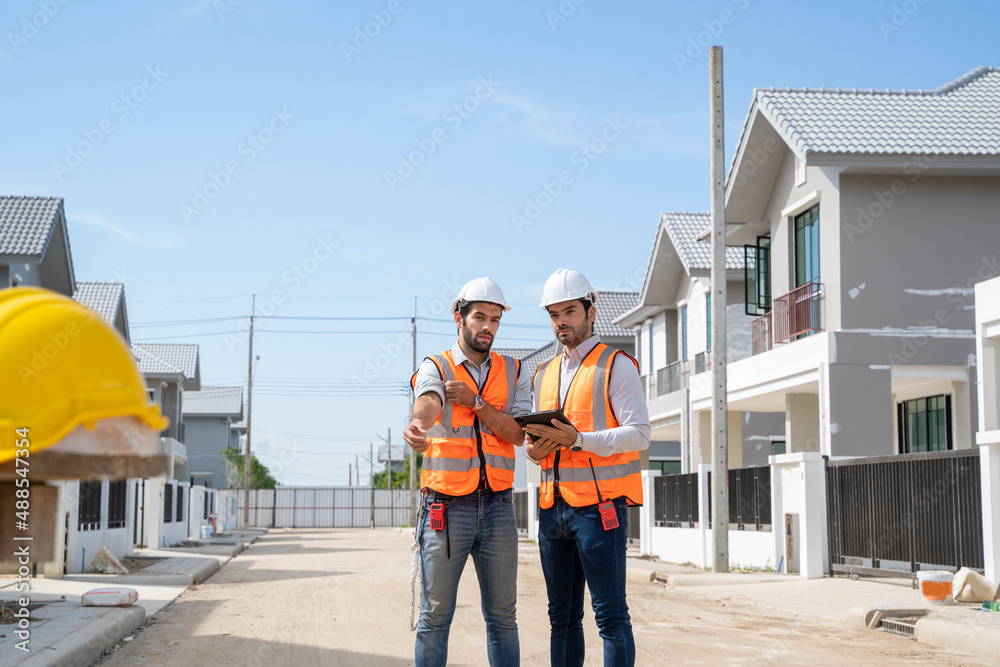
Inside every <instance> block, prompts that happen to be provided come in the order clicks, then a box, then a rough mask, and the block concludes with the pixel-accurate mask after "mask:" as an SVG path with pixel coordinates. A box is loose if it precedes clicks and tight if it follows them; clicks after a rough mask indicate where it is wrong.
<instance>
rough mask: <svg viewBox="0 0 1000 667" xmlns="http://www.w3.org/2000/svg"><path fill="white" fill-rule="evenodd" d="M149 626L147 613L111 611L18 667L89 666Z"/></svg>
mask: <svg viewBox="0 0 1000 667" xmlns="http://www.w3.org/2000/svg"><path fill="white" fill-rule="evenodd" d="M145 622H146V610H145V609H143V608H142V607H140V606H138V605H135V606H131V607H109V608H108V612H107V613H106V614H103V615H101V616H100V617H99V618H95V619H94V620H93V621H91V622H90V623H88V624H87V625H85V626H84V627H83V628H81V629H80V630H79V631H77V632H74V633H72V634H69V635H66V636H65V637H63V638H62V639H59V640H57V641H56V642H55V643H53V644H52V645H50V646H48V647H46V648H44V649H42V650H41V651H40V652H39V653H36V654H35V655H33V656H31V657H29V658H28V659H27V660H23V661H21V662H20V663H18V667H65V666H67V665H89V664H92V663H93V662H95V661H96V660H97V659H98V658H100V657H101V654H102V653H104V650H105V649H107V648H110V647H112V646H114V645H115V644H117V643H118V642H120V641H121V640H122V639H124V638H125V637H128V636H129V635H131V634H132V633H133V632H134V631H135V629H136V628H138V627H139V626H141V625H142V624H143V623H145Z"/></svg>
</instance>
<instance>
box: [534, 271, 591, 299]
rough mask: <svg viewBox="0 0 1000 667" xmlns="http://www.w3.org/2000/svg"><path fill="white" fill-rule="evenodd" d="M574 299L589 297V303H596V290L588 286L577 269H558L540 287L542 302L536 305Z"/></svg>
mask: <svg viewBox="0 0 1000 667" xmlns="http://www.w3.org/2000/svg"><path fill="white" fill-rule="evenodd" d="M576 299H590V302H591V303H597V290H595V289H594V288H593V287H591V286H590V283H589V282H588V281H587V279H586V278H584V277H583V274H582V273H580V272H579V271H574V270H573V269H559V270H558V271H556V272H555V273H553V274H552V275H551V276H549V279H548V280H546V281H545V287H543V288H542V302H541V303H540V304H538V307H539V308H545V307H546V306H551V305H552V304H554V303H561V302H563V301H575V300H576Z"/></svg>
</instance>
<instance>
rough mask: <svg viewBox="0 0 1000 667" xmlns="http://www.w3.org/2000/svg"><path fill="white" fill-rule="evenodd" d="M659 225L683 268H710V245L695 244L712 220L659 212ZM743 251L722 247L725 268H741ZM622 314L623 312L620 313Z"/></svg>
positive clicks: (704, 214)
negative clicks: (664, 231) (665, 231)
mask: <svg viewBox="0 0 1000 667" xmlns="http://www.w3.org/2000/svg"><path fill="white" fill-rule="evenodd" d="M660 224H662V225H663V227H664V228H665V229H666V230H667V235H668V236H669V237H670V242H671V243H672V244H673V246H674V248H675V249H676V250H677V255H678V256H679V257H680V258H681V262H682V263H683V264H684V269H685V270H686V271H687V272H688V274H690V273H691V270H692V269H702V270H708V269H711V268H712V244H711V243H710V242H709V241H699V240H698V237H699V236H701V235H703V234H704V233H705V232H706V231H708V229H709V227H711V225H712V217H711V215H709V214H708V213H663V214H661V215H660ZM743 263H744V258H743V248H741V247H731V246H730V247H726V268H727V269H742V268H743ZM623 312H624V311H623Z"/></svg>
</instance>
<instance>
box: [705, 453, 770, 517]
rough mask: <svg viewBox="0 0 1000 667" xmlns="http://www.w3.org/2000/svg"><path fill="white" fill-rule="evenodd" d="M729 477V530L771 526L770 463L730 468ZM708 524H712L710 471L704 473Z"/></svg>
mask: <svg viewBox="0 0 1000 667" xmlns="http://www.w3.org/2000/svg"><path fill="white" fill-rule="evenodd" d="M728 478H729V530H758V531H770V530H771V521H772V519H771V466H755V467H752V468H734V469H732V470H730V471H728ZM708 488H709V494H708V517H709V519H708V526H709V528H711V527H712V493H711V489H712V473H711V472H709V473H708Z"/></svg>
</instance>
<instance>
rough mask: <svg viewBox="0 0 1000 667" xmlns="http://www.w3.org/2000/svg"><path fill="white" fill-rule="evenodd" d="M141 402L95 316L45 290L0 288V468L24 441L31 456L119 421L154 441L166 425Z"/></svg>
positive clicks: (138, 387) (131, 364) (117, 347)
mask: <svg viewBox="0 0 1000 667" xmlns="http://www.w3.org/2000/svg"><path fill="white" fill-rule="evenodd" d="M146 397H147V393H146V383H145V381H144V380H143V377H142V374H141V373H139V369H138V368H137V367H136V364H135V360H134V359H133V357H132V353H131V352H130V350H129V348H128V345H127V344H126V343H125V341H124V339H122V337H121V335H119V333H118V332H117V331H116V330H115V329H114V328H113V327H111V326H110V325H109V324H108V323H107V322H105V321H104V320H103V319H102V318H101V317H100V316H99V315H98V314H97V313H95V312H94V311H92V310H90V309H89V308H87V307H85V306H82V305H80V304H79V303H77V302H76V301H74V300H73V299H70V298H68V297H66V296H63V295H62V294H58V293H56V292H52V291H50V290H46V289H41V288H37V287H15V288H9V289H3V290H0V463H3V462H4V461H9V460H11V459H13V458H14V457H15V450H16V449H17V447H16V442H20V441H23V440H24V439H27V440H28V441H29V443H30V449H31V451H32V452H35V451H38V450H41V449H45V448H46V447H51V446H52V445H55V444H57V443H59V442H60V441H62V440H63V439H64V438H66V436H67V435H69V434H70V433H71V432H76V431H83V432H91V434H92V435H96V434H97V433H100V431H99V430H98V431H96V432H95V429H97V426H98V422H102V423H104V422H107V423H114V422H116V421H117V422H119V423H120V422H121V421H122V420H121V419H120V418H132V420H130V421H134V422H137V423H138V425H140V426H141V427H142V430H143V431H144V432H145V433H146V434H147V438H146V439H149V437H152V436H155V437H157V438H158V436H159V431H162V430H163V429H165V428H166V427H167V425H168V424H169V421H168V420H167V419H165V418H164V417H163V416H162V415H161V414H160V409H159V407H158V406H153V405H150V404H149V402H148V400H147V398H146ZM25 436H26V437H25ZM89 442H90V445H89V446H94V447H96V448H98V451H92V452H91V453H95V454H100V453H102V451H100V447H101V440H100V438H93V437H92V438H90V440H89Z"/></svg>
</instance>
